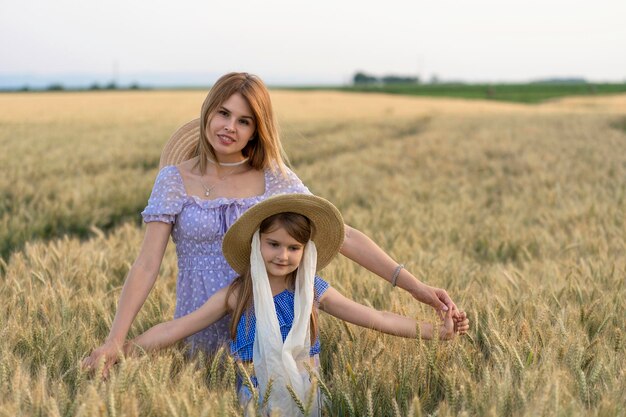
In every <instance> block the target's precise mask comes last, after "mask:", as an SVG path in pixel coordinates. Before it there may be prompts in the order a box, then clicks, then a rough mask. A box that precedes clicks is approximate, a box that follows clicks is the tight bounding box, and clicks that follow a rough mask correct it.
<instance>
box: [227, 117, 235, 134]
mask: <svg viewBox="0 0 626 417" xmlns="http://www.w3.org/2000/svg"><path fill="white" fill-rule="evenodd" d="M224 129H225V130H226V131H228V132H234V131H235V120H234V119H232V118H231V119H228V120H227V121H226V125H225V126H224Z"/></svg>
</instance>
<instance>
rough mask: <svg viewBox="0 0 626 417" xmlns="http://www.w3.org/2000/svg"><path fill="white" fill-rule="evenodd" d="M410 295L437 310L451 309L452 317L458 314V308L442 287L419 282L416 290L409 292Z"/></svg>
mask: <svg viewBox="0 0 626 417" xmlns="http://www.w3.org/2000/svg"><path fill="white" fill-rule="evenodd" d="M411 295H412V296H413V298H415V299H416V300H418V301H420V302H422V303H424V304H428V305H429V306H431V307H432V308H434V309H435V310H437V311H438V312H442V311H444V312H445V311H451V312H452V317H457V316H458V314H459V309H458V308H457V306H456V304H454V302H453V301H452V298H450V296H449V295H448V293H447V292H446V290H444V289H443V288H436V287H431V286H428V285H426V284H421V285H420V286H418V287H417V289H416V290H414V291H412V292H411ZM442 318H443V317H442Z"/></svg>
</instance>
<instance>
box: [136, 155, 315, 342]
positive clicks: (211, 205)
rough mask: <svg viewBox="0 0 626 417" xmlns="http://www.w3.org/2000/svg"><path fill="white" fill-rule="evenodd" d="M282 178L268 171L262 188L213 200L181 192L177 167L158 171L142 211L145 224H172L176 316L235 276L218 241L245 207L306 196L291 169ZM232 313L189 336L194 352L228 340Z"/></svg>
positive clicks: (181, 184) (188, 310)
mask: <svg viewBox="0 0 626 417" xmlns="http://www.w3.org/2000/svg"><path fill="white" fill-rule="evenodd" d="M287 173H288V175H287V176H286V177H283V176H282V175H281V174H280V173H274V172H272V171H271V170H268V169H266V170H265V172H264V174H265V192H264V193H263V194H262V195H258V196H254V197H246V198H223V197H220V198H216V199H214V200H202V199H200V198H199V197H196V196H189V195H187V193H186V192H185V186H184V184H183V179H182V177H181V175H180V172H179V171H178V168H176V167H175V166H172V165H170V166H166V167H163V168H162V169H161V171H159V174H158V175H157V179H156V181H155V184H154V188H153V189H152V194H151V195H150V199H149V200H148V206H147V207H146V209H145V210H144V211H143V212H142V213H141V215H142V216H143V220H144V221H145V222H146V223H148V222H164V223H171V224H173V227H172V240H173V241H174V243H175V244H176V255H177V256H178V281H177V284H176V312H175V317H181V316H184V315H186V314H189V313H191V312H192V311H194V310H196V309H198V308H199V307H200V306H202V304H204V302H205V301H206V300H207V299H208V298H209V297H210V296H211V295H213V294H214V293H215V292H216V291H218V290H219V289H221V288H223V287H225V286H227V285H228V284H230V283H231V282H232V280H233V279H234V278H235V277H236V275H237V274H236V273H235V271H233V270H232V268H231V267H230V265H228V262H226V259H224V255H223V254H222V240H223V238H224V234H225V233H226V230H228V228H229V227H230V226H231V225H232V224H233V223H234V222H235V220H237V219H238V218H239V216H241V215H242V214H243V213H244V212H245V211H246V210H247V209H249V208H250V207H252V206H253V205H255V204H256V203H258V202H261V201H263V200H265V199H266V198H268V197H270V196H272V195H276V194H288V193H306V194H310V191H309V190H308V188H306V187H305V186H304V185H303V184H302V181H300V179H299V178H298V177H297V176H296V174H294V173H293V172H292V171H291V170H288V171H287ZM229 322H230V316H228V317H224V318H223V319H221V320H220V321H218V322H217V323H215V324H213V325H212V326H209V327H207V328H206V329H204V330H202V331H200V332H198V333H196V334H194V335H193V336H190V337H189V338H188V339H187V341H188V342H189V343H190V344H191V349H192V351H195V350H196V349H198V348H200V349H203V350H206V351H213V350H215V349H216V348H218V347H219V346H221V345H222V344H223V343H224V342H226V341H227V340H228V339H229V332H228V326H229Z"/></svg>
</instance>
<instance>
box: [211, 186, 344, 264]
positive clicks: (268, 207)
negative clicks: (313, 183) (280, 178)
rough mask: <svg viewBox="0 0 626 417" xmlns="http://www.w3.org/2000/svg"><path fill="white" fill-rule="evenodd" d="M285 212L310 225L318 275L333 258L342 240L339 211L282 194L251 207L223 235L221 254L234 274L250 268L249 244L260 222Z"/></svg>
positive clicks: (324, 202) (315, 200) (307, 198)
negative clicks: (306, 221) (306, 219)
mask: <svg viewBox="0 0 626 417" xmlns="http://www.w3.org/2000/svg"><path fill="white" fill-rule="evenodd" d="M285 212H291V213H298V214H301V215H303V216H305V217H307V218H308V219H309V220H310V221H311V223H312V224H313V233H312V236H311V240H313V242H315V247H316V249H317V270H318V271H319V270H321V269H323V268H324V267H325V266H326V265H328V264H329V263H330V261H331V260H332V259H333V258H334V257H335V255H337V252H339V249H340V248H341V245H342V243H343V238H344V223H343V218H342V217H341V213H340V212H339V210H338V209H337V208H336V207H335V206H334V205H333V204H332V203H330V202H329V201H328V200H325V199H323V198H321V197H317V196H314V195H308V194H282V195H278V196H273V197H270V198H268V199H267V200H265V201H262V202H260V203H258V204H256V205H254V206H252V207H251V208H250V209H248V210H247V211H246V212H245V213H244V214H243V215H242V216H241V217H239V219H238V220H237V221H236V222H235V223H234V224H233V225H232V226H231V227H230V229H228V231H227V232H226V235H225V236H224V241H223V242H222V252H223V253H224V257H225V258H226V261H228V263H229V264H230V266H231V267H232V268H233V269H234V270H235V272H237V273H238V274H240V275H241V274H243V273H244V272H245V271H246V270H247V269H248V267H249V266H250V244H251V242H252V236H253V235H254V233H255V232H256V230H257V229H258V228H259V226H260V224H261V222H262V221H263V220H265V219H266V218H268V217H270V216H272V215H274V214H278V213H285Z"/></svg>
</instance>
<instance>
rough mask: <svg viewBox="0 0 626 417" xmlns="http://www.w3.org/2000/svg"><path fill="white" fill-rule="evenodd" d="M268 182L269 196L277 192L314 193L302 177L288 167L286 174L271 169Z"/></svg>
mask: <svg viewBox="0 0 626 417" xmlns="http://www.w3.org/2000/svg"><path fill="white" fill-rule="evenodd" d="M268 182H269V184H268V187H267V192H268V196H272V195H277V194H312V193H311V191H309V189H308V188H307V187H306V186H305V185H304V184H303V183H302V181H301V180H300V178H298V176H297V175H296V174H295V173H294V172H293V171H292V170H291V169H289V168H288V167H285V174H282V173H280V172H279V171H277V172H275V171H271V170H270V171H269V174H268Z"/></svg>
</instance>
